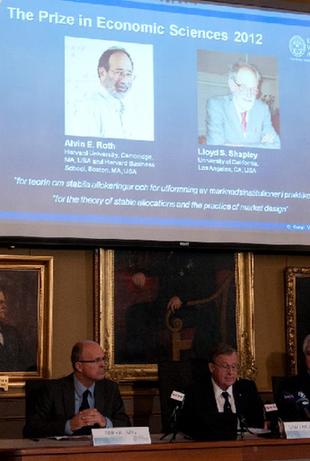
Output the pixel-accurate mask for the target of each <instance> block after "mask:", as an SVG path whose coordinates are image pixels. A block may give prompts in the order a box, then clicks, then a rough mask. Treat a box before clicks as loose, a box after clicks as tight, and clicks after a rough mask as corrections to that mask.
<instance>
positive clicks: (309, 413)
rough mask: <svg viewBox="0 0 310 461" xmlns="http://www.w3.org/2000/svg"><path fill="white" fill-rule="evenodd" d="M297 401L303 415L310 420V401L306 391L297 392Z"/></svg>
mask: <svg viewBox="0 0 310 461" xmlns="http://www.w3.org/2000/svg"><path fill="white" fill-rule="evenodd" d="M295 403H296V406H297V408H298V410H300V412H301V413H302V416H304V417H305V418H306V419H309V420H310V401H309V399H308V398H307V396H306V394H305V393H304V392H302V391H298V392H297V395H296V397H295Z"/></svg>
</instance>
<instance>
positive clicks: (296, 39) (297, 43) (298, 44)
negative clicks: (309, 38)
mask: <svg viewBox="0 0 310 461" xmlns="http://www.w3.org/2000/svg"><path fill="white" fill-rule="evenodd" d="M306 48H307V47H306V42H305V40H304V39H303V38H302V37H301V36H300V35H294V36H293V37H292V38H291V39H290V41H289V49H290V52H291V53H292V55H293V56H295V58H301V57H302V56H303V55H304V54H305V52H306Z"/></svg>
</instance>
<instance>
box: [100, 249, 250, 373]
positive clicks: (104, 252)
mask: <svg viewBox="0 0 310 461" xmlns="http://www.w3.org/2000/svg"><path fill="white" fill-rule="evenodd" d="M175 255H176V257H177V260H178V263H179V266H178V265H177V266H176V265H175V264H174V263H173V257H174V256H175ZM154 260H155V262H154ZM180 261H181V263H184V262H185V261H186V264H187V266H186V267H189V266H190V264H191V263H192V262H193V261H194V263H195V262H196V265H197V266H198V267H199V269H200V270H201V272H202V273H205V272H208V271H209V272H210V271H212V267H211V266H212V264H211V263H212V262H213V263H214V261H216V263H217V265H218V264H219V261H220V262H221V264H223V267H222V268H221V267H219V269H218V270H217V272H216V277H217V279H221V280H222V281H221V282H220V283H217V289H214V290H213V292H212V293H211V294H210V293H209V294H207V293H206V297H205V298H204V299H199V300H198V301H188V302H187V305H191V306H195V305H197V304H200V305H201V304H204V305H205V306H206V305H208V303H212V302H215V303H217V304H219V303H226V304H227V302H228V301H227V300H228V298H227V296H229V291H228V289H229V288H228V287H229V286H230V289H232V287H233V291H234V294H233V299H232V300H231V303H232V304H233V308H232V309H233V310H234V319H233V324H234V331H233V332H231V331H230V332H228V337H229V335H232V336H234V339H235V345H236V347H237V349H238V351H239V356H240V365H241V375H242V376H244V377H248V378H253V377H255V373H256V366H255V337H254V301H253V291H254V290H253V278H254V275H253V272H254V269H253V254H252V253H229V252H227V253H223V252H222V253H218V254H217V253H212V252H200V253H197V252H192V253H190V252H177V251H170V250H149V249H147V250H144V249H143V250H142V249H138V250H127V249H117V250H110V249H99V250H98V252H97V254H96V260H95V274H96V276H95V278H96V281H95V287H96V289H95V302H96V309H95V338H96V340H97V341H99V343H100V344H101V345H102V347H103V348H104V350H105V352H106V357H107V374H108V375H109V376H110V377H111V378H113V379H116V380H117V381H141V380H156V379H157V378H158V377H157V363H158V361H160V360H161V359H162V357H158V360H152V358H148V355H147V353H148V352H149V349H148V348H149V344H150V343H151V342H150V336H152V328H150V329H148V330H144V325H145V324H146V323H149V324H151V326H152V327H153V325H155V323H156V322H153V320H151V322H144V323H141V322H142V319H143V318H144V317H143V316H145V311H147V310H148V309H149V307H150V306H153V305H154V303H155V300H157V299H158V291H160V286H158V285H160V283H158V279H160V277H161V276H162V273H160V271H162V270H163V268H166V267H168V266H170V267H172V269H175V272H176V273H178V272H179V273H181V271H182V270H183V269H182V267H183V266H182V267H181V263H180ZM188 261H189V262H188ZM158 262H159V263H161V264H157V265H156V263H158ZM210 264H211V265H210ZM227 264H228V266H229V267H230V269H229V271H228V272H227V270H226V269H225V270H223V268H224V267H226V268H227V267H228V266H227ZM202 265H203V266H202ZM143 266H144V267H143ZM209 266H210V267H211V268H209ZM146 268H147V271H146ZM143 270H144V271H145V272H143ZM229 272H230V274H229ZM229 277H230V279H229ZM229 280H231V281H232V283H230V284H229ZM133 282H134V284H133ZM133 285H134V286H133ZM129 287H131V288H129ZM154 290H155V291H156V290H157V294H156V295H154ZM157 305H158V303H157ZM210 305H211V304H210ZM220 305H221V306H223V304H220ZM124 307H125V309H124ZM226 311H227V309H226ZM120 312H123V314H122V315H121V316H120ZM124 312H125V313H124ZM128 312H131V315H132V320H131V323H130V325H131V327H133V328H134V329H135V330H136V333H138V334H136V335H135V334H133V335H131V340H133V341H135V337H139V334H142V333H143V331H144V332H145V331H147V332H150V333H149V334H148V333H145V334H144V336H143V342H142V346H141V345H140V349H139V351H140V355H139V354H137V359H135V355H134V356H128V349H133V347H132V343H131V342H128V341H127V342H126V345H125V347H123V349H122V347H120V344H122V343H123V341H124V338H126V332H125V330H124V321H125V320H126V321H127V322H128V323H127V325H129V318H128ZM162 317H165V319H164V320H163V322H164V324H165V325H166V327H167V331H164V332H163V331H162V330H161V331H160V334H161V335H162V333H164V335H166V336H167V335H168V336H169V344H170V345H171V344H172V346H171V350H172V351H169V354H170V355H169V357H166V356H165V357H164V358H168V359H171V358H172V359H176V357H172V355H173V344H174V343H173V341H174V339H172V340H171V338H175V337H176V338H177V339H176V343H178V341H179V339H180V329H179V323H178V322H179V320H178V319H177V321H176V322H175V323H174V322H173V321H172V322H171V318H169V315H168V316H167V314H166V315H165V314H162ZM149 318H151V319H154V317H149ZM183 320H184V319H183ZM220 321H221V322H222V323H223V322H224V324H225V322H227V321H228V320H227V316H226V317H225V315H224V317H223V316H222V315H221V318H220ZM134 322H136V324H137V328H136V327H135V326H134V325H135V324H134ZM169 322H170V323H169ZM181 323H182V322H181ZM161 325H162V324H161ZM225 325H226V326H225V328H226V330H227V324H225ZM164 330H165V329H164ZM196 330H197V328H196ZM196 330H195V331H196ZM129 331H130V328H129ZM226 333H227V332H226ZM226 336H227V334H226ZM224 339H225V340H226V342H228V340H227V337H225V338H224ZM171 341H172V343H171ZM181 342H182V341H179V343H178V344H179V345H180V344H181ZM229 342H231V341H229ZM189 343H191V344H193V338H191V339H190V340H188V339H187V340H186V339H185V340H184V341H183V344H181V349H182V348H183V349H187V348H188V344H189ZM165 344H166V343H165ZM161 346H162V343H160V347H161ZM160 347H159V349H158V350H160ZM169 347H170V346H169ZM192 347H193V346H192ZM136 350H138V349H137V348H136ZM141 350H142V353H144V354H146V355H145V360H143V361H142V360H140V359H139V358H138V357H141ZM156 350H157V349H156ZM183 352H185V353H186V350H181V353H183ZM125 353H126V354H127V355H125Z"/></svg>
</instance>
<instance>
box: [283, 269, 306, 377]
mask: <svg viewBox="0 0 310 461" xmlns="http://www.w3.org/2000/svg"><path fill="white" fill-rule="evenodd" d="M285 277H286V313H285V324H286V348H287V357H288V373H289V374H290V375H295V374H296V373H299V372H301V371H302V369H303V367H304V357H303V351H302V345H303V340H304V338H305V337H306V336H307V335H308V334H310V309H309V299H310V267H298V266H290V267H287V268H286V272H285Z"/></svg>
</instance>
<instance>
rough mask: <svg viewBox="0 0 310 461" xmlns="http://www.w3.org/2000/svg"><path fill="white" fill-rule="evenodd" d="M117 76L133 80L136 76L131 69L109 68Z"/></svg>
mask: <svg viewBox="0 0 310 461" xmlns="http://www.w3.org/2000/svg"><path fill="white" fill-rule="evenodd" d="M109 72H111V74H112V75H113V76H114V77H115V78H126V79H127V80H132V79H133V78H134V77H135V76H134V74H133V73H132V72H130V71H129V70H128V71H126V70H111V69H110V70H109Z"/></svg>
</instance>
